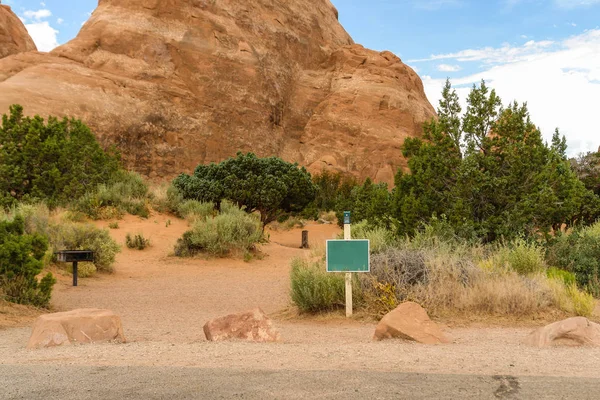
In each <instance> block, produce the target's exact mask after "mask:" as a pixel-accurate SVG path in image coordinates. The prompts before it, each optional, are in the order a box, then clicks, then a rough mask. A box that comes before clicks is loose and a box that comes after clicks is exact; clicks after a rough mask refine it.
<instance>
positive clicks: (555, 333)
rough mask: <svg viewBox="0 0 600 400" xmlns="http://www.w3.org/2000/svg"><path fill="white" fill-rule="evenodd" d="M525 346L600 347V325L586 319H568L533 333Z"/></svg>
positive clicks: (526, 340)
mask: <svg viewBox="0 0 600 400" xmlns="http://www.w3.org/2000/svg"><path fill="white" fill-rule="evenodd" d="M525 344H528V345H530V346H536V347H548V346H553V345H567V346H569V345H570V346H581V345H587V346H600V325H599V324H597V323H595V322H592V321H590V320H588V319H587V318H584V317H575V318H568V319H565V320H563V321H558V322H555V323H553V324H550V325H546V326H544V327H542V328H540V329H537V330H535V331H533V332H532V333H531V334H530V335H529V336H528V337H527V338H526V339H525Z"/></svg>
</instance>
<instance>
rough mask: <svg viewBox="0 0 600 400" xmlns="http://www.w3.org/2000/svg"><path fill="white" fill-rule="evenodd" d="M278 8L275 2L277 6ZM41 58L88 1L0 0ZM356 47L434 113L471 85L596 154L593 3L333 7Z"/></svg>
mask: <svg viewBox="0 0 600 400" xmlns="http://www.w3.org/2000/svg"><path fill="white" fill-rule="evenodd" d="M280 1H285V0H280ZM3 3H8V4H9V5H11V6H12V7H13V10H14V11H15V12H16V13H17V14H18V15H19V16H20V17H21V18H22V19H23V20H24V22H25V24H26V26H27V28H28V30H29V31H30V34H31V35H32V37H33V39H34V41H36V44H38V47H39V48H40V49H41V50H45V51H48V50H51V49H52V48H53V47H56V46H57V45H59V44H62V43H65V42H67V41H68V40H70V39H72V38H73V37H75V36H76V35H77V32H78V31H79V29H80V28H81V25H82V24H83V22H85V21H86V20H87V18H88V17H89V15H90V13H91V12H92V11H93V10H94V8H95V7H96V5H97V0H78V1H74V0H73V1H65V0H45V1H43V2H42V1H34V0H3ZM333 3H334V4H335V6H336V7H337V8H338V10H339V12H340V21H341V22H342V24H343V25H344V27H345V28H346V30H347V31H348V32H349V33H350V34H351V35H352V37H353V38H354V40H355V41H356V42H357V43H361V44H363V45H364V46H366V47H369V48H372V49H376V50H391V51H392V52H394V53H396V54H397V55H398V56H400V57H401V58H402V60H403V61H404V62H405V63H407V64H409V65H410V66H411V67H413V68H414V69H415V70H416V71H417V73H418V74H419V75H420V76H421V78H422V79H423V83H424V85H425V90H426V93H427V95H428V97H429V99H430V101H431V102H432V103H433V104H434V106H436V107H437V101H438V99H439V93H440V90H441V85H442V84H443V81H444V80H445V78H446V77H450V78H451V80H452V82H453V84H454V85H455V86H456V87H457V88H458V91H459V94H460V95H461V96H462V97H463V98H464V97H465V96H466V94H467V92H468V88H469V87H470V86H471V85H472V84H473V83H476V82H479V81H480V80H481V79H485V80H486V81H487V82H488V83H489V84H490V86H492V87H494V88H495V89H496V90H497V91H498V93H499V94H500V96H501V97H502V98H503V99H504V101H505V102H508V101H513V100H518V101H519V102H525V101H527V102H528V105H529V108H530V111H531V114H532V119H533V121H534V122H535V123H536V124H537V125H539V126H540V127H541V128H542V131H543V132H544V134H545V136H546V137H550V136H551V134H552V132H553V130H554V128H555V127H559V128H561V131H562V132H563V133H564V134H565V135H566V136H567V139H568V141H569V147H570V148H569V152H570V154H572V155H574V154H577V153H578V152H581V151H588V150H595V149H597V148H598V146H600V127H599V125H598V124H597V122H596V115H597V113H598V111H599V105H600V100H599V99H600V26H599V25H600V0H370V1H365V0H333Z"/></svg>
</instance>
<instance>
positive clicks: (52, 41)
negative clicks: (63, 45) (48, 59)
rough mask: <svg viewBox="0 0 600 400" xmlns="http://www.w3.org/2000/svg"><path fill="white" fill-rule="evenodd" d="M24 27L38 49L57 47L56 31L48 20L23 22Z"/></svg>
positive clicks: (48, 49) (45, 49)
mask: <svg viewBox="0 0 600 400" xmlns="http://www.w3.org/2000/svg"><path fill="white" fill-rule="evenodd" d="M25 28H27V32H29V36H31V38H32V39H33V41H34V43H35V45H36V46H37V48H38V50H39V51H50V50H52V49H54V48H55V47H58V39H57V35H58V31H57V30H56V29H54V28H53V27H51V26H50V24H49V23H48V21H41V22H35V23H31V24H25Z"/></svg>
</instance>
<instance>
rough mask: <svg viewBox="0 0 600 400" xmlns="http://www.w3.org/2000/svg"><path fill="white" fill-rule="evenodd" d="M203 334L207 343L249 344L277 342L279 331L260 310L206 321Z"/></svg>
mask: <svg viewBox="0 0 600 400" xmlns="http://www.w3.org/2000/svg"><path fill="white" fill-rule="evenodd" d="M204 334H205V335H206V339H207V340H209V341H222V340H231V339H241V340H246V341H249V342H277V341H279V340H281V337H280V335H279V331H278V330H277V329H275V327H273V323H272V322H271V320H270V319H269V317H267V315H266V314H265V313H264V312H263V311H262V310H261V309H260V308H256V309H254V310H250V311H246V312H242V313H238V314H231V315H227V316H225V317H221V318H216V319H213V320H211V321H208V322H207V323H206V324H205V325H204Z"/></svg>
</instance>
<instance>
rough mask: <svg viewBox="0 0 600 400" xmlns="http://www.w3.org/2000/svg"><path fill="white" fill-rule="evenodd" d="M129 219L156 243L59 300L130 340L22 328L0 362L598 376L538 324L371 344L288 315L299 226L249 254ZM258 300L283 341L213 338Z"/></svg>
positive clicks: (176, 224) (364, 329) (8, 333)
mask: <svg viewBox="0 0 600 400" xmlns="http://www.w3.org/2000/svg"><path fill="white" fill-rule="evenodd" d="M168 219H171V224H170V225H169V226H168V227H167V226H166V225H167V220H168ZM119 224H120V226H121V228H120V229H118V230H112V231H111V234H112V235H113V236H114V237H115V239H116V240H117V241H118V242H119V243H120V244H124V238H125V235H126V234H127V233H138V232H142V233H143V234H144V235H145V236H146V237H149V238H150V239H151V241H152V243H153V245H152V247H150V248H149V249H147V250H144V251H141V252H140V251H137V250H129V249H127V248H125V246H123V247H124V248H123V252H122V253H121V254H119V255H118V258H117V263H116V266H115V268H116V272H115V274H113V275H99V276H97V277H94V278H88V279H81V280H80V286H79V287H77V288H73V287H71V286H70V282H71V281H70V276H67V275H63V276H60V277H59V283H58V284H57V286H56V289H55V293H54V296H53V306H54V307H55V308H56V309H57V310H69V309H74V308H81V307H97V308H109V309H112V310H113V311H115V312H116V313H118V314H119V315H121V317H122V320H123V325H124V327H125V334H126V336H127V338H128V340H129V343H127V344H124V345H94V346H68V347H60V348H51V349H43V350H38V351H28V350H25V348H24V346H25V344H26V342H27V339H28V337H29V334H30V328H27V327H22V328H12V329H8V330H3V331H0V364H11V365H14V364H20V365H30V364H43V365H104V366H166V367H197V368H225V369H241V370H243V369H256V368H259V369H261V370H298V371H301V370H306V371H308V370H311V371H314V370H355V371H366V370H370V371H402V372H418V373H439V374H451V373H454V374H484V375H520V376H527V375H538V376H542V375H546V376H578V377H600V349H590V348H551V349H535V348H529V347H525V346H523V345H522V344H521V340H522V339H523V338H524V337H525V336H526V335H527V334H528V333H529V332H530V330H531V328H455V329H451V330H450V332H449V333H450V335H451V336H452V337H453V339H454V342H453V343H452V344H449V345H445V346H423V345H419V344H416V343H408V342H404V341H387V342H380V343H376V342H373V341H372V340H371V337H372V334H373V331H374V324H372V323H363V322H358V321H348V320H346V319H344V318H333V319H324V320H318V319H317V320H315V319H308V320H288V319H285V318H278V317H277V316H278V315H281V313H280V312H281V310H284V309H286V308H287V307H288V306H289V300H288V299H289V293H288V292H289V269H290V260H291V259H292V258H293V257H296V256H302V255H307V254H310V250H301V249H299V245H300V231H301V230H300V229H296V230H293V231H282V232H270V235H271V243H269V244H267V245H265V246H264V247H263V252H264V253H265V254H267V256H265V257H264V258H263V259H261V260H253V261H252V262H250V263H246V262H244V261H242V260H220V259H211V260H201V259H179V258H175V257H172V256H169V253H171V252H172V249H173V245H174V244H175V242H176V240H177V238H178V237H179V236H180V235H181V234H182V233H183V232H184V231H185V230H186V229H187V225H186V223H185V222H184V221H180V220H176V219H174V218H169V217H166V216H156V217H152V218H150V219H149V220H140V219H139V218H136V217H127V218H125V219H124V220H123V221H120V223H119ZM102 225H107V224H106V223H102ZM305 229H308V230H309V232H310V239H311V245H313V246H316V245H322V243H323V242H324V241H325V239H328V238H332V237H334V236H335V235H336V234H337V233H338V229H337V227H335V226H331V225H318V224H311V225H309V226H307V228H305ZM252 307H261V308H263V309H264V310H265V311H266V312H267V313H269V314H271V315H275V318H276V321H275V322H276V324H277V326H278V327H279V328H280V329H281V332H282V336H283V342H282V343H278V344H247V343H239V342H229V343H209V342H206V341H205V340H204V334H203V332H202V326H203V325H204V323H205V322H206V321H207V320H208V319H210V318H213V317H216V316H221V315H224V314H227V313H231V312H238V311H242V310H245V309H249V308H252Z"/></svg>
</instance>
